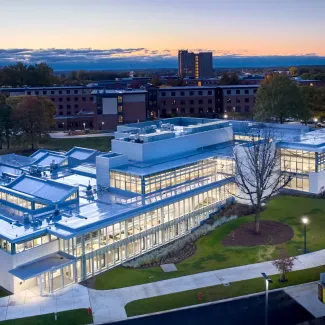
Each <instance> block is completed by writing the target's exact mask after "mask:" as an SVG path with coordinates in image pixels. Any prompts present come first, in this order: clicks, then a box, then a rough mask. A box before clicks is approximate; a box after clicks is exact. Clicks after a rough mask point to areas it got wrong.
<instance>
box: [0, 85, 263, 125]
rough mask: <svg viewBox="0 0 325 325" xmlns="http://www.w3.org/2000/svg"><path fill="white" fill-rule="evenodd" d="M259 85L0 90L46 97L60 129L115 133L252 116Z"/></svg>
mask: <svg viewBox="0 0 325 325" xmlns="http://www.w3.org/2000/svg"><path fill="white" fill-rule="evenodd" d="M258 87H259V85H235V86H217V85H211V86H201V87H200V86H184V87H160V88H158V87H154V86H149V87H147V88H146V89H137V90H129V89H121V90H112V89H104V88H102V87H99V86H94V85H92V86H90V87H88V86H75V87H39V88H0V94H1V93H3V94H6V95H8V96H46V97H47V98H49V99H50V100H52V102H53V103H54V104H55V107H56V116H55V120H56V127H57V129H61V130H70V129H71V130H82V129H98V130H115V129H116V127H117V126H118V125H120V124H124V123H133V122H138V121H139V122H141V121H145V120H149V119H157V118H161V117H162V118H163V117H172V116H190V117H222V116H223V115H224V114H225V113H226V114H228V115H229V114H230V113H236V114H237V115H241V114H242V115H244V116H247V115H249V114H252V112H253V108H254V102H255V93H256V91H257V89H258Z"/></svg>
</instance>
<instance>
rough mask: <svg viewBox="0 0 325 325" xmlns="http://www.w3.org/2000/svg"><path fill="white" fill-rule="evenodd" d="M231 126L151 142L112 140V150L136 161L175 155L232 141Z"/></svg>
mask: <svg viewBox="0 0 325 325" xmlns="http://www.w3.org/2000/svg"><path fill="white" fill-rule="evenodd" d="M232 139H233V131H232V128H231V127H226V128H222V129H216V130H210V131H206V132H200V133H194V134H189V135H186V136H180V137H176V138H171V139H166V140H160V141H154V142H149V143H133V142H126V141H116V140H112V150H113V151H114V152H119V153H121V154H125V155H127V156H128V157H129V159H132V160H135V161H148V160H155V159H159V158H163V157H164V158H165V157H168V156H175V155H179V154H182V153H185V152H189V151H194V150H197V149H200V148H203V147H207V146H211V145H216V144H218V143H223V142H228V141H232Z"/></svg>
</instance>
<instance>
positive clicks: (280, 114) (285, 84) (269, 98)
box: [254, 74, 311, 123]
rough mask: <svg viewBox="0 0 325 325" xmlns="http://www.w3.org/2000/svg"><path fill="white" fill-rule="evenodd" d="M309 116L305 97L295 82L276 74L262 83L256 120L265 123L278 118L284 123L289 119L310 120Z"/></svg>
mask: <svg viewBox="0 0 325 325" xmlns="http://www.w3.org/2000/svg"><path fill="white" fill-rule="evenodd" d="M309 116H311V112H310V110H309V108H308V107H307V106H306V105H305V101H304V95H303V93H302V91H301V89H300V88H299V86H298V85H297V83H296V82H295V81H294V80H291V79H290V78H289V77H288V76H284V75H280V74H275V75H273V76H270V77H269V78H266V79H265V80H264V81H263V82H262V84H261V87H260V88H259V90H258V91H257V94H256V103H255V107H254V117H255V119H256V120H259V121H265V120H269V119H270V118H272V117H276V118H278V119H279V120H280V123H284V121H285V118H287V117H295V118H301V119H302V118H303V119H306V118H307V119H308V117H309Z"/></svg>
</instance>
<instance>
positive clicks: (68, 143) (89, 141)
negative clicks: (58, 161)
mask: <svg viewBox="0 0 325 325" xmlns="http://www.w3.org/2000/svg"><path fill="white" fill-rule="evenodd" d="M111 140H112V138H111V137H94V138H80V139H71V138H70V139H69V138H68V137H67V138H66V139H65V138H64V139H51V138H50V139H47V140H43V141H42V142H41V143H39V144H38V145H37V147H36V148H35V150H34V151H36V150H37V149H41V148H44V149H49V150H54V151H68V150H70V149H72V148H73V147H84V148H90V149H96V150H99V151H110V150H111ZM6 153H17V154H22V155H26V156H28V155H30V154H32V153H33V150H32V149H30V148H27V149H26V148H21V147H12V148H10V149H5V148H4V149H2V150H0V154H1V155H2V154H6Z"/></svg>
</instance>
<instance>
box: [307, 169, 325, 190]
mask: <svg viewBox="0 0 325 325" xmlns="http://www.w3.org/2000/svg"><path fill="white" fill-rule="evenodd" d="M324 191H325V170H323V171H321V172H319V173H315V172H310V173H309V192H310V193H313V194H319V193H322V192H324Z"/></svg>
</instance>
